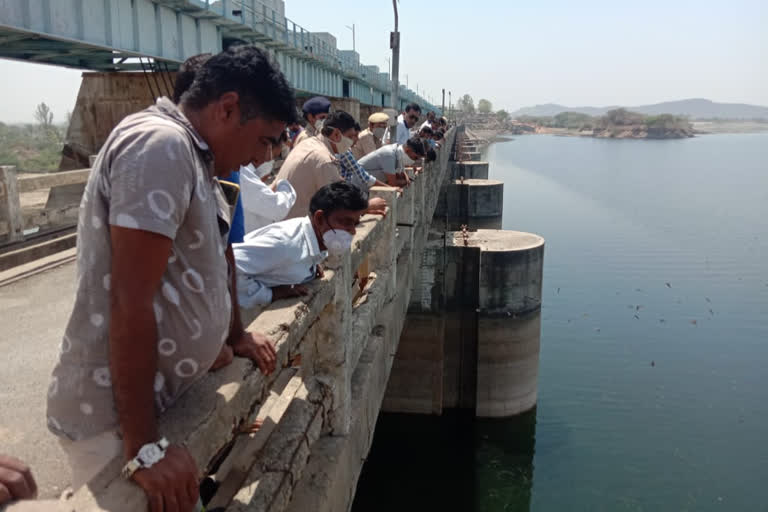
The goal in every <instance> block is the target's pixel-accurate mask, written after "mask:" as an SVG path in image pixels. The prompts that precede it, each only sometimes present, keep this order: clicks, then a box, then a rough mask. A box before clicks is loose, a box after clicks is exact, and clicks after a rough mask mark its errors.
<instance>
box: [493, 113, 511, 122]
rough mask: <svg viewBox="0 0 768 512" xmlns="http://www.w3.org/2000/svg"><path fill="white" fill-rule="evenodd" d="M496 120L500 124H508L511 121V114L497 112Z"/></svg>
mask: <svg viewBox="0 0 768 512" xmlns="http://www.w3.org/2000/svg"><path fill="white" fill-rule="evenodd" d="M496 119H498V120H499V122H500V123H506V122H507V121H509V112H507V111H506V110H499V111H498V112H496Z"/></svg>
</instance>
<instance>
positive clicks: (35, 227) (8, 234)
mask: <svg viewBox="0 0 768 512" xmlns="http://www.w3.org/2000/svg"><path fill="white" fill-rule="evenodd" d="M90 172H91V170H90V169H79V170H75V171H66V172H56V173H49V174H43V173H39V174H38V173H34V174H32V173H23V174H19V173H17V172H16V167H15V166H9V165H4V166H0V244H2V243H4V242H6V243H15V242H22V241H24V239H25V238H26V237H27V234H33V233H34V234H36V233H41V232H45V231H46V230H50V229H58V228H63V227H74V226H75V225H76V224H77V215H78V209H79V205H80V199H81V198H80V194H79V193H76V194H69V195H66V194H64V195H61V194H60V196H61V197H59V198H58V200H56V199H57V198H56V197H54V195H53V191H55V190H57V189H58V190H62V189H61V188H59V187H65V186H74V187H75V188H77V186H78V185H80V186H81V185H83V184H84V183H86V182H87V181H88V176H89V175H90ZM33 194H35V195H37V196H38V197H37V198H32V199H33V200H32V201H25V200H24V199H26V197H25V196H27V197H28V196H31V195H33ZM35 199H36V201H35ZM41 200H43V201H44V203H45V204H44V205H41V202H40V201H41ZM28 203H32V204H28ZM25 233H26V234H25Z"/></svg>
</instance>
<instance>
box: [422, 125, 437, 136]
mask: <svg viewBox="0 0 768 512" xmlns="http://www.w3.org/2000/svg"><path fill="white" fill-rule="evenodd" d="M419 133H427V134H429V135H432V134H433V133H434V132H433V131H432V128H430V127H429V125H428V124H427V125H424V126H422V127H421V130H419Z"/></svg>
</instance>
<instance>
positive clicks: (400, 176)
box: [359, 137, 426, 187]
mask: <svg viewBox="0 0 768 512" xmlns="http://www.w3.org/2000/svg"><path fill="white" fill-rule="evenodd" d="M425 155H426V148H425V147H424V143H423V142H422V141H421V139H419V138H418V137H412V138H410V139H408V140H406V141H405V144H403V145H398V144H387V145H386V146H381V147H380V148H379V149H377V150H376V151H374V152H373V153H370V154H368V155H365V156H364V157H363V158H361V159H360V161H359V164H360V165H362V166H363V168H365V170H366V171H368V172H369V173H370V174H371V175H372V176H374V177H375V178H376V179H378V180H381V181H383V182H384V183H386V184H387V185H389V186H391V187H401V186H405V185H408V184H409V183H410V179H409V178H408V174H406V173H405V172H404V167H406V166H409V165H413V164H414V163H416V161H417V160H419V159H421V158H423V157H424V156H425Z"/></svg>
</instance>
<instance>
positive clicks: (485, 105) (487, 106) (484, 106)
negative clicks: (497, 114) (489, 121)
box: [477, 99, 493, 114]
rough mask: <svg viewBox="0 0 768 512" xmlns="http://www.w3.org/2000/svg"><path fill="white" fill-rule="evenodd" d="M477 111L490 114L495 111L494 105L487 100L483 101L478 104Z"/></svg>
mask: <svg viewBox="0 0 768 512" xmlns="http://www.w3.org/2000/svg"><path fill="white" fill-rule="evenodd" d="M477 110H478V112H482V113H483V114H490V113H491V111H493V105H492V104H491V102H490V101H488V100H486V99H482V100H480V101H478V102H477Z"/></svg>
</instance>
